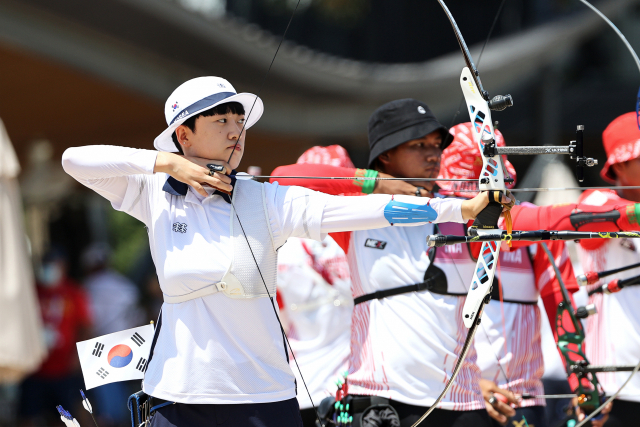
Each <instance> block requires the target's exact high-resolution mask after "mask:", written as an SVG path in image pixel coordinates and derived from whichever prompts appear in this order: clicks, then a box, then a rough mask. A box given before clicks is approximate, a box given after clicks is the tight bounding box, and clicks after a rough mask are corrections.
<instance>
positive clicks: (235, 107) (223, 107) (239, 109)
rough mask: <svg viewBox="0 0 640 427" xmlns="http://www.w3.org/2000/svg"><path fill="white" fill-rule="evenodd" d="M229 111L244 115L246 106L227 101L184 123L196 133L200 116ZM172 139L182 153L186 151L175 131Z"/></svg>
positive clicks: (217, 114) (219, 114)
mask: <svg viewBox="0 0 640 427" xmlns="http://www.w3.org/2000/svg"><path fill="white" fill-rule="evenodd" d="M229 113H231V114H238V115H242V114H244V107H243V106H242V104H240V103H239V102H226V103H224V104H220V105H216V106H215V107H213V108H210V109H208V110H205V111H203V112H201V113H198V114H196V115H194V116H192V117H189V118H188V119H187V120H185V121H184V122H183V123H182V124H183V125H184V126H186V127H188V128H189V129H191V131H192V132H194V133H195V131H196V120H197V119H198V117H211V116H222V115H224V114H229ZM171 139H172V140H173V143H174V144H175V145H176V148H177V149H178V151H179V152H180V154H184V152H183V151H182V146H181V145H180V143H179V142H178V137H177V136H176V132H175V131H174V132H173V133H172V134H171Z"/></svg>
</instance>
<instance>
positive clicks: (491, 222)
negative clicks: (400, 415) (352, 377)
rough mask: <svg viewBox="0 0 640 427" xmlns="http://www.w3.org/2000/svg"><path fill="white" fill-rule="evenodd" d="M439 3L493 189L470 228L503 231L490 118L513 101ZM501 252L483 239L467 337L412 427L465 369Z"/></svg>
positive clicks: (485, 185) (467, 312) (482, 182)
mask: <svg viewBox="0 0 640 427" xmlns="http://www.w3.org/2000/svg"><path fill="white" fill-rule="evenodd" d="M438 3H440V6H442V9H443V10H444V12H445V14H446V15H447V17H448V18H449V21H450V22H451V26H452V27H453V30H454V32H455V35H456V38H457V39H458V44H459V45H460V49H461V50H462V54H463V56H464V60H465V63H466V65H467V66H466V67H465V68H463V70H462V74H461V75H460V86H461V87H462V93H463V95H464V98H465V100H466V103H467V107H468V112H469V115H470V116H471V123H472V124H473V126H472V129H473V134H474V138H475V140H476V141H477V142H478V145H479V148H480V153H481V156H482V163H483V166H482V171H481V172H480V177H479V180H478V184H479V186H478V188H479V189H480V190H482V191H485V190H490V192H489V200H490V203H489V205H488V206H487V207H486V208H485V209H484V210H483V211H482V212H481V213H480V214H479V215H478V218H477V219H476V221H475V222H474V223H473V226H472V227H471V230H473V231H474V232H475V233H477V235H478V236H484V235H496V234H499V233H501V231H502V230H500V229H499V228H498V226H497V225H498V219H499V218H500V214H501V213H502V205H501V204H500V201H501V198H502V195H503V194H504V193H505V192H506V186H505V176H504V168H503V165H502V158H501V157H500V155H499V154H497V153H496V152H495V131H494V127H493V121H492V119H491V110H504V109H505V108H507V107H510V106H511V105H513V100H512V99H511V96H510V95H506V96H502V95H498V96H496V97H494V98H493V99H490V98H489V94H488V92H487V91H485V90H484V87H483V86H482V82H481V80H480V73H479V72H478V70H477V68H476V66H475V64H474V62H473V59H472V57H471V54H470V53H469V48H468V47H467V44H466V43H465V41H464V38H463V37H462V33H461V32H460V29H459V28H458V25H457V24H456V22H455V19H454V18H453V15H452V14H451V12H450V11H449V9H448V8H447V6H446V4H445V3H444V1H442V0H438ZM489 147H493V148H492V150H493V152H489V150H486V148H489ZM499 254H500V243H499V242H496V241H489V242H483V243H482V248H481V249H480V255H479V256H478V261H477V264H476V269H475V272H474V275H473V278H472V280H471V286H470V287H469V293H468V296H467V298H466V300H465V303H464V307H463V312H462V315H463V322H464V325H465V326H466V327H467V328H469V332H468V333H467V338H466V339H465V342H464V345H463V347H462V350H461V352H460V354H459V355H458V360H457V361H456V364H455V366H454V368H453V371H452V372H451V376H450V377H449V380H448V381H447V384H446V385H445V386H444V389H443V390H442V392H441V393H440V395H439V396H438V397H437V398H436V400H435V401H434V402H433V404H432V405H431V407H430V408H429V409H428V410H427V411H426V412H425V413H424V414H423V415H422V416H421V417H420V419H418V421H416V422H415V423H414V424H413V427H416V426H418V425H419V424H420V423H422V421H424V420H425V418H427V417H428V416H429V414H431V412H433V410H434V409H436V407H437V406H438V404H439V403H440V402H441V401H442V399H443V398H444V397H445V396H446V394H447V392H448V391H449V389H450V388H451V386H452V385H453V382H454V381H455V379H456V377H457V375H458V373H459V372H460V370H461V369H462V366H463V362H464V359H465V358H466V356H467V354H468V352H469V349H470V348H471V346H472V345H473V337H474V336H475V333H476V331H477V329H478V326H479V325H480V319H481V315H482V310H483V307H484V305H485V304H486V303H487V302H488V301H489V298H490V292H491V286H492V284H493V277H494V275H495V272H496V269H497V266H498V264H497V262H498V256H499Z"/></svg>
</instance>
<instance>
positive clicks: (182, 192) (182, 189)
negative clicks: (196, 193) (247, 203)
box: [162, 170, 237, 204]
mask: <svg viewBox="0 0 640 427" xmlns="http://www.w3.org/2000/svg"><path fill="white" fill-rule="evenodd" d="M236 173H237V172H236V171H235V170H233V171H231V175H229V177H230V178H231V186H232V187H233V188H235V187H236V176H235V175H236ZM162 189H163V190H164V191H166V192H167V193H169V194H173V195H174V196H186V195H187V193H188V192H189V186H188V185H187V184H185V183H184V182H180V181H178V180H177V179H175V178H174V177H172V176H170V177H169V178H167V181H166V182H165V183H164V186H163V187H162ZM215 194H217V195H218V196H221V197H222V198H223V199H224V201H225V202H227V203H229V204H231V198H230V196H229V195H228V194H225V193H222V192H220V191H218V190H216V191H214V192H213V195H215ZM231 197H233V190H231Z"/></svg>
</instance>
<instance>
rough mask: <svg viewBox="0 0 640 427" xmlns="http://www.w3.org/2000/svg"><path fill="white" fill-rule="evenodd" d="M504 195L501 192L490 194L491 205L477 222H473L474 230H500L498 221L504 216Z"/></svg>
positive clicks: (491, 192) (495, 191)
mask: <svg viewBox="0 0 640 427" xmlns="http://www.w3.org/2000/svg"><path fill="white" fill-rule="evenodd" d="M503 194H504V193H503V192H502V191H499V190H491V191H489V192H488V196H489V204H488V205H487V207H485V208H484V209H483V210H482V212H480V213H479V214H478V216H477V217H476V219H475V221H473V225H472V228H476V229H478V230H487V229H496V228H498V220H499V219H500V214H502V203H500V200H502V195H503Z"/></svg>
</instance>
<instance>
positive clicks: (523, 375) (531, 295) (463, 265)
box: [434, 224, 545, 406]
mask: <svg viewBox="0 0 640 427" xmlns="http://www.w3.org/2000/svg"><path fill="white" fill-rule="evenodd" d="M438 228H439V229H440V232H441V233H442V234H457V235H464V234H465V229H464V227H463V226H462V225H461V224H442V225H440V226H439V227H438ZM475 246H478V247H477V248H475ZM474 249H475V251H474ZM479 249H480V245H479V244H474V245H467V244H457V245H452V246H445V247H443V248H438V249H437V252H436V256H435V259H434V264H435V265H436V266H437V267H439V268H441V269H442V270H443V271H444V272H445V274H446V276H447V282H448V288H449V289H461V290H463V291H464V293H466V289H468V287H469V283H467V281H466V280H467V279H468V278H469V277H471V275H472V274H473V271H474V270H475V268H476V260H477V258H476V257H477V252H478V251H479ZM473 252H476V253H473ZM496 277H497V279H498V281H499V283H500V286H502V297H503V300H504V302H503V303H502V304H501V302H500V301H499V300H496V299H492V300H491V302H490V303H489V304H488V305H486V306H485V309H484V313H483V315H482V322H481V324H480V330H478V332H477V333H476V336H475V344H474V345H475V349H476V351H477V353H478V358H477V362H476V363H477V365H478V368H480V370H481V372H482V374H481V375H482V377H483V378H485V379H488V380H491V381H494V382H495V383H496V384H499V386H500V387H502V388H505V389H508V390H511V391H512V392H513V393H516V394H522V393H525V392H526V393H531V394H535V395H540V394H544V393H543V390H544V389H543V387H542V381H541V378H542V374H543V372H544V362H543V357H542V348H541V339H540V322H541V317H540V309H539V308H538V306H537V301H538V297H539V292H538V287H537V286H538V283H537V282H536V280H535V274H534V270H533V263H532V260H531V258H530V256H529V251H528V249H527V248H518V249H515V250H513V251H510V252H509V251H504V250H503V251H501V252H500V261H499V263H498V271H497V272H496ZM500 365H501V366H500ZM544 404H545V403H544V399H527V400H525V401H523V402H522V406H535V405H544Z"/></svg>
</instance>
